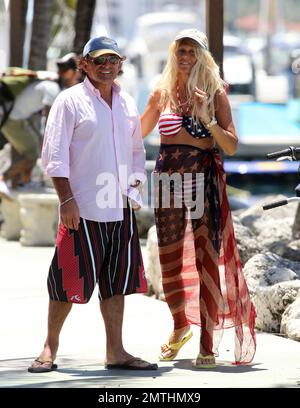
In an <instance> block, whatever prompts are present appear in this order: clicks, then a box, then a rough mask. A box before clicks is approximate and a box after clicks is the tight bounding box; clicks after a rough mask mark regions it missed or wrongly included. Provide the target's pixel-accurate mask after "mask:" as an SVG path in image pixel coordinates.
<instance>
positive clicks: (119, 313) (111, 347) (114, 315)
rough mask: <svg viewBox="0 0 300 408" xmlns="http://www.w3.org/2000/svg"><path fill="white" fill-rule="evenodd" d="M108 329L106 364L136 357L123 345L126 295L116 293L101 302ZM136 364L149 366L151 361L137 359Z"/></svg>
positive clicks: (118, 362)
mask: <svg viewBox="0 0 300 408" xmlns="http://www.w3.org/2000/svg"><path fill="white" fill-rule="evenodd" d="M100 310H101V313H102V316H103V320H104V324H105V331H106V364H122V363H125V362H126V361H129V360H131V359H133V358H134V356H132V355H131V354H129V353H127V352H126V351H125V349H124V346H123V340H122V328H123V314H124V296H123V295H115V296H113V297H111V298H109V299H106V300H102V301H101V302H100ZM133 364H134V365H135V366H139V367H147V366H149V363H148V362H147V361H143V360H137V361H134V363H133Z"/></svg>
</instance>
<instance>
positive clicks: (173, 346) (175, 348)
mask: <svg viewBox="0 0 300 408" xmlns="http://www.w3.org/2000/svg"><path fill="white" fill-rule="evenodd" d="M192 335H193V332H192V330H191V329H190V330H189V331H188V332H187V334H185V335H184V336H183V338H182V339H181V340H180V341H178V342H177V343H168V344H166V346H167V347H168V350H167V351H166V352H165V353H167V352H168V351H169V350H170V351H172V352H173V353H172V354H171V355H170V356H168V357H164V356H163V354H161V355H160V356H159V360H160V361H172V360H174V358H175V357H176V356H177V354H178V352H179V350H180V349H181V347H182V346H183V345H184V344H185V343H186V342H187V341H188V340H189V339H190V338H191V337H192ZM165 353H164V354H165Z"/></svg>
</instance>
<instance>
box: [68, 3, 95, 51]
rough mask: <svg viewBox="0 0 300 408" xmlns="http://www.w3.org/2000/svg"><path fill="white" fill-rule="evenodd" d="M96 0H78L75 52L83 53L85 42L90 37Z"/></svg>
mask: <svg viewBox="0 0 300 408" xmlns="http://www.w3.org/2000/svg"><path fill="white" fill-rule="evenodd" d="M95 4H96V0H77V8H76V19H75V39H74V46H73V49H74V52H76V54H81V53H82V49H83V47H84V45H85V43H86V42H87V41H88V40H89V39H90V34H91V28H92V22H93V15H94V11H95Z"/></svg>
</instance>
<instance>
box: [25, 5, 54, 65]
mask: <svg viewBox="0 0 300 408" xmlns="http://www.w3.org/2000/svg"><path fill="white" fill-rule="evenodd" d="M52 3H53V2H52V0H35V1H34V15H33V22H32V34H31V43H30V57H29V63H28V68H30V69H34V70H38V69H46V67H47V49H48V44H49V35H50V28H51V17H52Z"/></svg>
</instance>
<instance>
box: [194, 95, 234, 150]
mask: <svg viewBox="0 0 300 408" xmlns="http://www.w3.org/2000/svg"><path fill="white" fill-rule="evenodd" d="M195 97H196V98H195V100H196V103H197V104H198V107H197V108H198V116H199V118H200V119H201V121H202V122H203V123H204V125H207V124H208V123H209V122H210V121H211V119H212V118H211V117H210V116H209V114H208V105H207V95H206V93H205V92H203V91H201V90H200V89H198V88H196V90H195ZM214 102H215V107H216V119H217V122H218V123H217V124H215V125H213V126H211V127H210V128H209V131H210V133H211V134H212V136H213V137H214V139H215V140H216V142H217V143H218V145H219V146H220V148H221V149H222V150H224V152H225V153H226V154H229V155H230V156H232V155H233V154H234V153H235V152H236V150H237V145H238V137H237V134H236V130H235V127H234V124H233V122H232V116H231V108H230V104H229V100H228V97H227V95H226V93H225V92H219V93H217V95H215V101H214Z"/></svg>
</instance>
